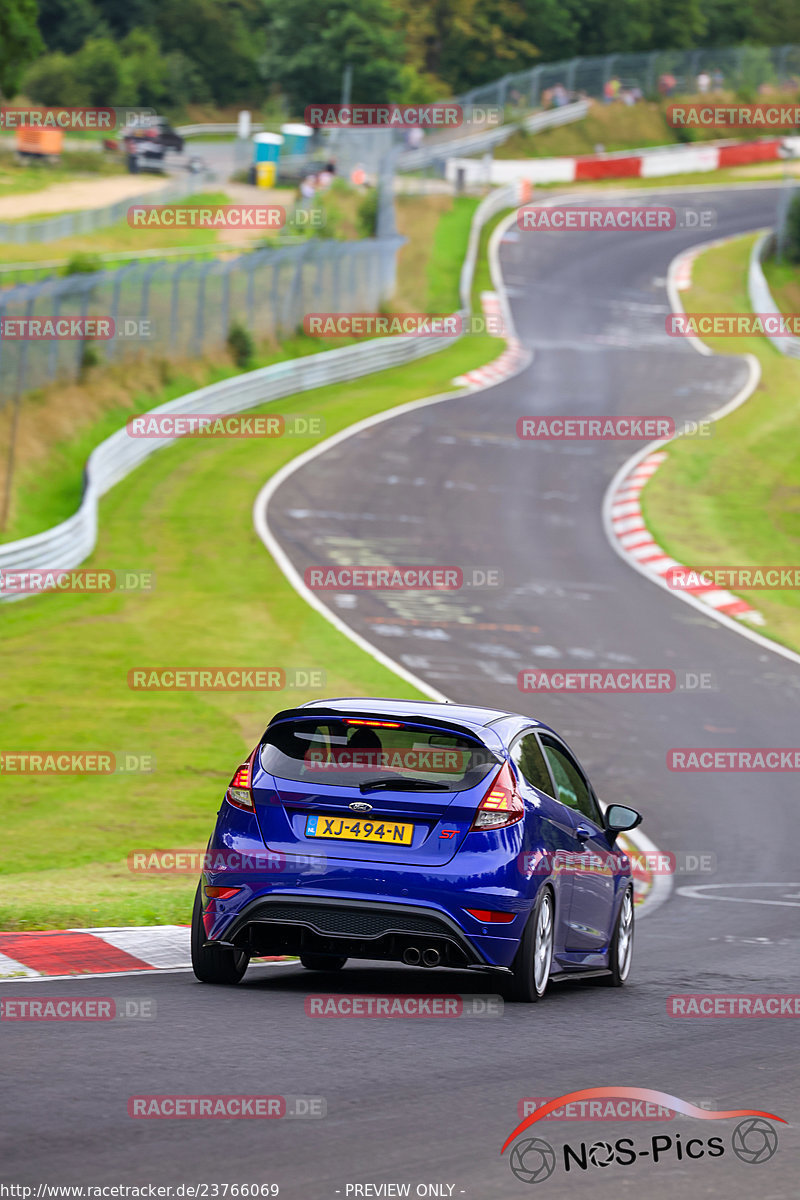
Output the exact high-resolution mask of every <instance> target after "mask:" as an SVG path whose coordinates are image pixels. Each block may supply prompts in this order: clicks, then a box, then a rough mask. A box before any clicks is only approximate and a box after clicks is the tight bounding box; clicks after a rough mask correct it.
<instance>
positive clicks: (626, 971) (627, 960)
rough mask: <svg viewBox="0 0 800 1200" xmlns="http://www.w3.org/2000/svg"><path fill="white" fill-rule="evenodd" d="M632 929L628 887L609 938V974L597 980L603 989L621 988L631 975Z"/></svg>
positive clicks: (632, 921)
mask: <svg viewBox="0 0 800 1200" xmlns="http://www.w3.org/2000/svg"><path fill="white" fill-rule="evenodd" d="M633 927H634V903H633V888H631V887H629V888H627V889H626V892H625V895H624V896H623V898H622V903H621V904H620V906H619V912H618V914H617V920H616V923H615V925H614V934H613V936H612V938H611V949H610V951H609V956H608V967H609V973H608V975H603V976H601V977H600V979H599V980H598V982H599V983H600V984H602V985H603V986H604V987H622V985H623V984H624V983H625V980H626V979H627V978H628V976H629V975H630V973H631V960H632V959H633Z"/></svg>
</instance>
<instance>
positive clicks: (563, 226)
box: [517, 204, 717, 233]
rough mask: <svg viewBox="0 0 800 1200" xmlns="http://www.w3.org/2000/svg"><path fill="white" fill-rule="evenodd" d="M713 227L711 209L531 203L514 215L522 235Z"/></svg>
mask: <svg viewBox="0 0 800 1200" xmlns="http://www.w3.org/2000/svg"><path fill="white" fill-rule="evenodd" d="M716 224H717V211H716V209H714V208H664V207H661V206H660V205H655V204H654V205H645V204H591V205H590V204H558V205H550V204H532V205H527V206H526V207H524V208H520V209H519V210H518V212H517V226H518V228H519V229H521V230H523V231H525V232H530V231H536V232H541V231H546V232H550V233H552V232H556V233H564V232H572V231H578V230H580V231H586V232H596V233H608V232H614V231H621V232H626V233H628V232H630V231H631V230H642V231H652V232H654V233H657V232H659V231H663V230H665V229H714V228H715V227H716Z"/></svg>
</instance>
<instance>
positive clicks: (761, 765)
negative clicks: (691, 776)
mask: <svg viewBox="0 0 800 1200" xmlns="http://www.w3.org/2000/svg"><path fill="white" fill-rule="evenodd" d="M667 767H668V768H669V770H670V771H800V749H799V748H798V747H796V746H794V747H788V748H779V747H753V748H745V747H741V746H737V747H733V748H731V749H724V750H723V749H720V748H719V747H712V746H708V747H704V746H678V747H673V748H672V749H671V750H668V751H667Z"/></svg>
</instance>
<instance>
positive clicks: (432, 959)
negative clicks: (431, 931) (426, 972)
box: [403, 946, 441, 967]
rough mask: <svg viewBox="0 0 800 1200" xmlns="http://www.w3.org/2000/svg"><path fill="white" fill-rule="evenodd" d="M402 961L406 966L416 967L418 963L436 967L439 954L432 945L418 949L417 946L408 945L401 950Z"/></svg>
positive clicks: (439, 959) (439, 957) (438, 961)
mask: <svg viewBox="0 0 800 1200" xmlns="http://www.w3.org/2000/svg"><path fill="white" fill-rule="evenodd" d="M403 962H404V963H405V964H406V966H407V967H418V966H419V965H420V963H421V964H422V966H423V967H438V965H439V963H440V962H441V955H440V954H439V951H438V950H434V948H433V947H432V946H430V947H428V949H427V950H420V949H419V947H418V946H409V947H408V948H407V949H406V950H404V951H403Z"/></svg>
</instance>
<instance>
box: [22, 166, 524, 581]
mask: <svg viewBox="0 0 800 1200" xmlns="http://www.w3.org/2000/svg"><path fill="white" fill-rule="evenodd" d="M516 197H517V189H516V187H515V186H514V185H509V186H506V187H503V188H498V189H496V191H494V192H490V193H489V195H488V196H486V197H484V199H483V200H482V201H481V203H480V205H479V206H478V208H477V209H476V211H475V214H474V216H473V219H472V227H471V230H470V239H469V246H468V249H467V255H466V258H465V260H464V266H463V268H462V271H461V277H460V281H459V294H460V300H461V315H465V314H466V313H468V312H469V309H470V293H471V290H472V280H473V276H474V270H475V259H476V256H477V250H478V244H479V237H480V231H481V228H482V227H483V225H484V224H485V223H486V222H487V221H488V220H491V218H492V217H493V216H495V215H496V214H497V213H499V212H501V211H502V210H503V209H504V208H509V207H512V206H513V205H514V204H515V203H516V202H517V201H516ZM452 344H453V338H452V337H450V336H448V337H431V338H417V337H393V338H376V339H374V340H372V341H369V342H363V343H361V344H360V345H357V346H343V347H342V348H341V349H339V350H326V351H323V352H322V353H320V354H312V355H309V356H308V357H307V358H298V359H291V360H290V361H288V362H281V363H275V364H273V365H272V366H269V367H262V368H261V369H260V370H258V371H249V372H248V373H247V374H245V375H239V376H236V377H235V378H233V379H226V380H223V381H222V382H221V383H214V384H211V385H210V386H208V387H204V388H199V389H198V390H197V391H194V392H189V393H188V394H187V395H185V396H179V397H178V398H177V399H176V400H170V401H168V402H167V403H166V404H161V405H159V406H158V408H154V409H151V410H150V413H148V414H143V415H152V414H165V413H166V414H174V415H178V414H187V413H215V414H216V413H219V414H220V415H229V414H231V413H239V412H246V411H247V410H248V409H251V408H256V407H258V406H259V405H262V404H267V403H269V402H270V401H272V400H279V399H281V398H282V397H284V396H291V395H294V394H295V393H297V392H306V391H310V390H311V389H312V388H317V387H324V386H326V385H327V384H331V383H341V382H344V381H346V380H348V379H357V378H359V376H362V375H369V374H371V373H372V372H374V371H383V370H385V369H386V368H387V367H396V366H402V365H403V364H404V363H409V362H413V361H414V360H415V359H418V358H422V357H424V356H425V355H428V354H433V353H435V352H436V351H437V350H442V349H444V348H445V347H446V346H451V345H452ZM178 440H179V439H178V438H153V439H139V438H134V437H131V436H130V435H129V434H128V432H127V429H118V430H117V432H116V433H113V434H112V435H111V437H109V438H106V440H105V441H104V442H101V443H100V445H99V446H97V447H96V448H95V449H94V450H93V451H92V453H91V454H90V455H89V458H88V459H87V462H86V466H85V469H84V490H83V496H82V498H81V503H80V506H79V508H78V510H77V512H75V513H73V515H72V516H71V517H68V518H67V520H66V521H62V522H61V523H60V524H59V525H55V526H53V528H51V529H48V530H46V531H45V532H44V533H39V534H35V535H34V536H33V537H28V538H22V539H21V540H20V541H16V542H9V543H7V544H6V545H0V576H2V573H3V572H4V571H10V570H14V571H32V570H44V569H49V570H65V569H70V568H73V567H77V566H79V565H80V563H82V562H83V561H84V560H85V559H86V558H87V557H88V556H89V555H90V554H91V552H92V550H93V549H94V547H95V544H96V542H97V520H98V502H99V500H100V498H101V497H102V496H104V495H105V494H106V492H108V491H109V490H110V489H111V488H112V487H113V486H114V484H115V483H119V481H120V480H121V479H124V478H125V476H126V475H129V474H130V473H131V471H133V470H135V468H136V467H138V466H139V464H140V463H142V462H144V460H145V459H146V458H149V457H150V455H151V454H154V453H155V452H156V451H157V450H160V449H161V448H162V447H164V446H168V445H169V444H170V443H171V442H174V441H178ZM21 598H22V597H21V596H20V595H18V594H17V595H3V591H2V586H0V599H3V600H6V601H10V600H12V599H21Z"/></svg>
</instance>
